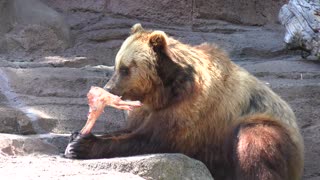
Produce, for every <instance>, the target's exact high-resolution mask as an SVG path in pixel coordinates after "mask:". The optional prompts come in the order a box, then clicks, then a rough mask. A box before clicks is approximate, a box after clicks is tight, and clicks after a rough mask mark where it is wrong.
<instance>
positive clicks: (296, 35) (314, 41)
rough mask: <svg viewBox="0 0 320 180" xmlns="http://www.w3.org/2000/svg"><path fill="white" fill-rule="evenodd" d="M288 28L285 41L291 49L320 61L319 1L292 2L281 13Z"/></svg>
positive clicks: (291, 0) (281, 20) (293, 0)
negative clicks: (300, 51) (301, 51)
mask: <svg viewBox="0 0 320 180" xmlns="http://www.w3.org/2000/svg"><path fill="white" fill-rule="evenodd" d="M279 19H280V22H281V24H283V25H284V26H285V28H286V34H285V37H284V41H285V42H286V44H287V46H288V47H289V48H290V49H295V50H297V49H300V50H303V51H305V52H306V53H305V55H304V56H309V55H313V56H317V57H318V59H320V33H319V29H320V2H319V0H308V1H305V0H290V1H289V2H288V4H285V5H284V6H283V7H282V8H281V11H280V13H279Z"/></svg>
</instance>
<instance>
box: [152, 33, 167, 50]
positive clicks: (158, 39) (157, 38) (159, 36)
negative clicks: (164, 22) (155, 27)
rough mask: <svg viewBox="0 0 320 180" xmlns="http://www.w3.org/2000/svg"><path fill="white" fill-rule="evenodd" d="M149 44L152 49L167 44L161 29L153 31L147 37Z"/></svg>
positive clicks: (161, 47)
mask: <svg viewBox="0 0 320 180" xmlns="http://www.w3.org/2000/svg"><path fill="white" fill-rule="evenodd" d="M149 43H150V45H151V46H152V47H153V48H154V49H157V50H159V49H163V48H164V47H166V46H167V35H166V33H164V32H163V31H153V32H152V33H151V35H150V39H149Z"/></svg>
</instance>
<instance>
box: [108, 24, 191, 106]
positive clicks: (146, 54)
mask: <svg viewBox="0 0 320 180" xmlns="http://www.w3.org/2000/svg"><path fill="white" fill-rule="evenodd" d="M172 40H173V39H171V41H172ZM169 41H170V38H169V37H168V36H167V35H166V33H164V32H163V31H149V30H145V29H143V28H142V26H141V24H135V25H134V26H133V27H132V28H131V35H130V36H129V37H128V38H127V39H126V40H125V41H124V42H123V44H122V46H121V48H120V50H119V52H118V53H117V55H116V59H115V69H114V74H113V76H112V77H111V79H110V80H109V82H108V83H107V84H106V86H105V89H107V90H108V91H109V92H111V93H113V94H116V95H118V96H122V98H123V99H128V100H139V101H141V102H142V103H144V104H151V103H153V104H158V105H156V106H158V107H159V108H160V106H163V105H165V104H166V103H168V101H169V100H170V99H174V98H175V97H179V93H178V92H177V90H175V89H177V88H178V89H184V88H183V87H175V85H174V84H177V83H175V82H178V83H179V85H181V82H182V81H183V80H188V77H189V76H188V75H187V74H186V72H189V70H190V68H189V69H188V68H187V69H186V68H185V67H182V66H181V64H179V63H177V62H176V61H174V60H172V58H170V56H169V54H168V49H169V48H168V42H169ZM181 73H182V74H181ZM179 77H180V80H178V81H177V79H179Z"/></svg>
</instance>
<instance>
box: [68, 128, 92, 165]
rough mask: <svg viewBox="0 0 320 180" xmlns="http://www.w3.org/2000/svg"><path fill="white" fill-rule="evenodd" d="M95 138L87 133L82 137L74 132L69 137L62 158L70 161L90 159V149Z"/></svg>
mask: <svg viewBox="0 0 320 180" xmlns="http://www.w3.org/2000/svg"><path fill="white" fill-rule="evenodd" d="M96 139H97V137H95V136H94V135H93V134H91V133H89V134H86V135H82V134H80V133H79V132H74V133H72V134H71V136H70V140H69V144H68V146H67V148H66V150H65V152H64V157H66V158H70V159H88V158H93V157H91V155H90V154H91V152H92V151H91V149H92V148H93V145H94V144H95V141H96Z"/></svg>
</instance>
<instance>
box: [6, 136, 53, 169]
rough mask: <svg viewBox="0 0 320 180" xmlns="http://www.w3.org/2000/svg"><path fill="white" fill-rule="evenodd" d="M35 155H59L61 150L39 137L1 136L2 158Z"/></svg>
mask: <svg viewBox="0 0 320 180" xmlns="http://www.w3.org/2000/svg"><path fill="white" fill-rule="evenodd" d="M34 154H49V155H53V154H59V149H58V147H57V146H55V145H53V144H50V143H47V142H45V141H44V140H42V139H40V138H39V137H38V136H29V137H26V136H19V135H11V134H0V156H23V155H34ZM0 160H1V159H0ZM1 163H2V162H1Z"/></svg>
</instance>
